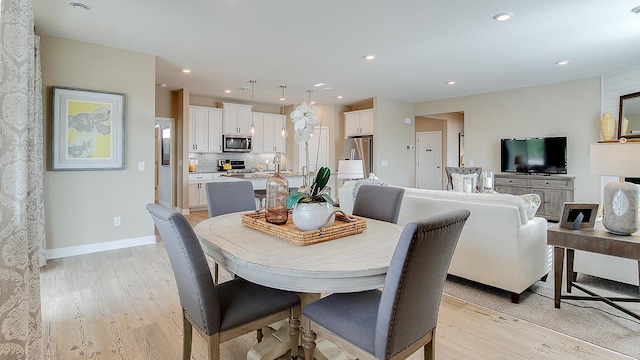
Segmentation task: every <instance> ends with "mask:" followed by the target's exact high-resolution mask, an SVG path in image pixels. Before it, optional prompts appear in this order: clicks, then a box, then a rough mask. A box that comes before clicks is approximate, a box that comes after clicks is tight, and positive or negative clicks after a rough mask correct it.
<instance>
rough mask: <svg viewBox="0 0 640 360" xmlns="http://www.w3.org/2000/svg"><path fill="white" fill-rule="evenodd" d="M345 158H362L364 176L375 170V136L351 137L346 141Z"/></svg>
mask: <svg viewBox="0 0 640 360" xmlns="http://www.w3.org/2000/svg"><path fill="white" fill-rule="evenodd" d="M344 159H345V160H362V165H363V166H364V177H365V178H368V177H369V173H372V172H373V136H357V137H349V138H347V139H345V141H344Z"/></svg>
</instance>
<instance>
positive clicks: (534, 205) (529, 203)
mask: <svg viewBox="0 0 640 360" xmlns="http://www.w3.org/2000/svg"><path fill="white" fill-rule="evenodd" d="M520 197H521V198H522V200H524V209H525V210H526V211H527V219H529V220H531V219H533V217H534V216H536V211H538V208H539V207H540V195H538V194H524V195H520Z"/></svg>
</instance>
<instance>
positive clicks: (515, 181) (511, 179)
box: [494, 173, 575, 221]
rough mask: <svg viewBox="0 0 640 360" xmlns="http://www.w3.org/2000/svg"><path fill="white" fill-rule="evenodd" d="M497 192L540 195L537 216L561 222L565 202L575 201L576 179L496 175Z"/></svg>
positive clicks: (557, 176) (554, 176)
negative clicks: (574, 185)
mask: <svg viewBox="0 0 640 360" xmlns="http://www.w3.org/2000/svg"><path fill="white" fill-rule="evenodd" d="M494 177H495V184H496V191H498V192H501V193H505V194H513V195H522V194H530V193H533V194H538V195H539V196H540V207H539V208H538V212H537V213H536V216H541V217H544V218H546V219H547V220H550V221H560V215H561V213H562V207H563V204H564V203H565V202H571V201H573V196H574V188H573V181H574V179H575V177H573V176H564V175H551V176H546V175H527V174H511V173H499V174H495V176H494Z"/></svg>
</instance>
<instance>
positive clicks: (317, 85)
mask: <svg viewBox="0 0 640 360" xmlns="http://www.w3.org/2000/svg"><path fill="white" fill-rule="evenodd" d="M322 85H324V83H317V84H315V85H313V86H315V87H320V86H322Z"/></svg>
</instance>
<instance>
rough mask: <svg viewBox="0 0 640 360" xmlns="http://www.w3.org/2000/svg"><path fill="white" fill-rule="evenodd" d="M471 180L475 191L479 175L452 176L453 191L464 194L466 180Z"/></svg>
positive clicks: (454, 174)
mask: <svg viewBox="0 0 640 360" xmlns="http://www.w3.org/2000/svg"><path fill="white" fill-rule="evenodd" d="M465 178H469V179H471V184H472V185H471V188H472V189H474V190H475V188H476V184H477V183H478V174H476V173H473V174H456V173H453V174H451V185H452V186H453V191H457V192H462V191H464V186H463V183H464V179H465Z"/></svg>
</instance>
